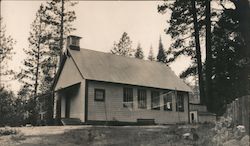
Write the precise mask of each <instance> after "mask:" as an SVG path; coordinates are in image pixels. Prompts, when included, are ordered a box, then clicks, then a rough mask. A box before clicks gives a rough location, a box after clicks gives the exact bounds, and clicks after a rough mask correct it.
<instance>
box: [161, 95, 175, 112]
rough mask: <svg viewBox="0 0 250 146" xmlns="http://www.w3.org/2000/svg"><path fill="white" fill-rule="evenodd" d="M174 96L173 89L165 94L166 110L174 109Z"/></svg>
mask: <svg viewBox="0 0 250 146" xmlns="http://www.w3.org/2000/svg"><path fill="white" fill-rule="evenodd" d="M172 96H173V92H172V91H169V92H167V93H164V95H163V102H164V110H165V111H172Z"/></svg>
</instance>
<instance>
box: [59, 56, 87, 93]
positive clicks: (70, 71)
mask: <svg viewBox="0 0 250 146" xmlns="http://www.w3.org/2000/svg"><path fill="white" fill-rule="evenodd" d="M81 80H82V77H81V75H80V72H79V71H78V70H77V68H76V66H75V64H74V62H73V60H72V58H70V57H68V58H67V60H66V62H65V64H64V67H63V69H62V72H61V74H60V77H59V79H58V81H57V84H56V87H55V91H57V90H58V89H63V88H65V87H68V86H70V85H74V84H76V83H79V82H81Z"/></svg>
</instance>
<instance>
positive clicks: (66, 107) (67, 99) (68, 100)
mask: <svg viewBox="0 0 250 146" xmlns="http://www.w3.org/2000/svg"><path fill="white" fill-rule="evenodd" d="M65 118H70V97H68V96H66V99H65Z"/></svg>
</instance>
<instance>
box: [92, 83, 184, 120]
mask: <svg viewBox="0 0 250 146" xmlns="http://www.w3.org/2000/svg"><path fill="white" fill-rule="evenodd" d="M124 87H128V86H123V85H122V84H113V83H105V82H95V81H89V84H88V120H97V121H105V120H107V121H114V120H115V121H122V122H136V121H137V119H155V122H156V123H159V124H173V123H179V122H186V123H187V122H188V116H189V114H188V97H187V96H185V98H184V110H185V111H184V112H176V107H175V106H174V105H175V98H174V99H173V111H164V109H163V104H164V103H163V96H162V94H163V92H165V91H164V90H156V89H153V90H155V91H159V92H160V95H161V96H160V105H161V106H162V107H161V110H151V91H152V88H139V87H136V86H129V87H130V88H133V102H134V105H133V108H126V107H123V88H124ZM95 88H98V89H104V90H105V93H106V95H105V102H104V101H95V100H94V94H95V93H94V89H95ZM138 89H145V90H146V94H147V109H139V108H138V95H137V90H138Z"/></svg>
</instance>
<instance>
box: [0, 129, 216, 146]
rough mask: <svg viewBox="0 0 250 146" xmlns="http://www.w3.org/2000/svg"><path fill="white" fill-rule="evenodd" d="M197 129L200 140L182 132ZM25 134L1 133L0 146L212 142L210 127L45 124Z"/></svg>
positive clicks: (171, 145) (172, 145) (181, 145)
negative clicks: (3, 134)
mask: <svg viewBox="0 0 250 146" xmlns="http://www.w3.org/2000/svg"><path fill="white" fill-rule="evenodd" d="M191 128H194V129H196V132H197V134H198V135H199V138H198V139H197V140H190V139H184V138H183V134H184V133H187V132H190V129H191ZM16 129H17V130H20V131H21V133H22V134H23V136H21V137H20V139H18V137H17V139H16V140H15V139H13V137H12V136H0V145H1V146H79V145H80V146H92V145H93V146H100V145H108V146H128V145H129V146H138V145H139V146H155V145H157V146H189V145H190V146H193V145H203V146H209V145H212V143H211V137H212V135H213V133H212V131H211V130H210V129H211V127H209V126H204V125H203V126H192V125H183V126H175V125H171V126H45V127H21V128H16Z"/></svg>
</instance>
